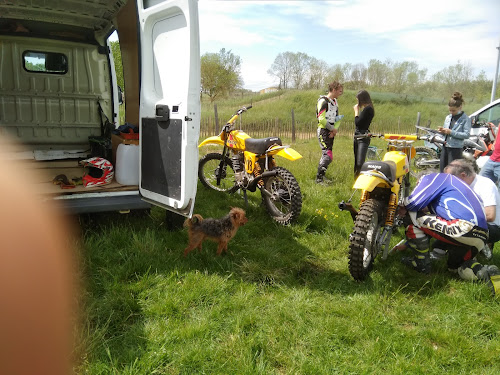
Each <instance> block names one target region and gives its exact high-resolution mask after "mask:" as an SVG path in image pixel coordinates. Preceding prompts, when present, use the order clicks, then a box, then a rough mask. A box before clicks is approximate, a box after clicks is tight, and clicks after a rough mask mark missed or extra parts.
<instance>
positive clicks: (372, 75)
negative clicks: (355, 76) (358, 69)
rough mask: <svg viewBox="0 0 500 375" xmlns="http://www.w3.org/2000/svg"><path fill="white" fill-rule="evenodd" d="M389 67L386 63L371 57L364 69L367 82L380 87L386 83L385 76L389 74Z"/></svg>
mask: <svg viewBox="0 0 500 375" xmlns="http://www.w3.org/2000/svg"><path fill="white" fill-rule="evenodd" d="M389 70H390V67H389V66H388V64H386V63H383V62H381V61H380V60H376V59H371V60H370V61H369V63H368V68H367V70H366V78H367V80H368V84H369V85H371V86H375V87H377V89H379V90H380V89H381V88H382V87H384V86H385V85H386V84H387V76H388V75H389Z"/></svg>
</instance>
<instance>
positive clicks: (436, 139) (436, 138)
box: [418, 134, 446, 145]
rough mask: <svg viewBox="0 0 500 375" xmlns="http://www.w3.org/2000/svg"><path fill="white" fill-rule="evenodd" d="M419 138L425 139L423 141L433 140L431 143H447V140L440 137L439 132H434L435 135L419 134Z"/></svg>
mask: <svg viewBox="0 0 500 375" xmlns="http://www.w3.org/2000/svg"><path fill="white" fill-rule="evenodd" d="M418 139H420V140H423V141H428V142H431V143H439V144H441V145H446V141H445V140H444V139H443V138H441V137H439V135H438V134H434V135H432V136H431V135H422V136H419V137H418Z"/></svg>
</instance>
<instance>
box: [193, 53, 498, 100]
mask: <svg viewBox="0 0 500 375" xmlns="http://www.w3.org/2000/svg"><path fill="white" fill-rule="evenodd" d="M240 69H241V59H240V57H239V56H237V55H234V54H233V53H232V52H231V51H226V50H225V49H221V51H220V52H219V53H206V54H204V55H203V56H202V58H201V80H202V92H203V93H204V94H206V95H208V96H209V97H210V99H211V101H212V102H213V101H214V100H215V99H216V98H217V97H224V96H227V95H228V94H230V93H232V92H234V91H236V90H238V89H241V87H242V85H243V79H242V78H241V74H240ZM267 73H268V74H269V75H271V76H273V77H276V78H277V80H278V86H277V88H278V89H317V90H324V89H325V88H326V87H327V86H328V83H329V82H332V81H338V82H341V83H342V84H343V85H344V88H346V89H351V90H357V89H360V88H364V89H372V90H375V91H379V92H393V93H397V94H410V95H418V96H429V97H441V96H443V97H448V96H449V95H450V93H452V92H453V91H461V92H464V93H466V95H467V97H469V98H470V97H474V98H477V99H484V98H489V96H490V93H491V87H492V80H489V79H487V77H486V73H485V72H484V71H481V72H479V74H474V69H473V67H472V66H471V64H470V63H464V62H461V61H460V60H459V61H457V63H456V64H454V65H451V66H448V67H446V68H443V69H442V70H440V71H438V72H436V73H434V74H432V75H429V73H428V70H427V68H421V67H419V65H418V64H417V63H416V62H414V61H403V62H397V61H392V60H390V59H387V60H385V61H380V60H377V59H371V60H370V61H369V62H368V63H367V64H363V63H357V64H351V63H346V64H333V65H329V64H328V63H327V62H326V61H324V60H320V59H317V58H315V57H312V56H309V55H307V54H306V53H303V52H282V53H279V54H278V55H277V56H276V58H275V59H274V62H273V63H272V64H271V67H270V68H269V69H268V71H267Z"/></svg>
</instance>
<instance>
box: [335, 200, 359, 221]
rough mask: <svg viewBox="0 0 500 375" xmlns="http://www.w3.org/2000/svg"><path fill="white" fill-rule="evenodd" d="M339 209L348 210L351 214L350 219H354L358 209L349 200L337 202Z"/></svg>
mask: <svg viewBox="0 0 500 375" xmlns="http://www.w3.org/2000/svg"><path fill="white" fill-rule="evenodd" d="M339 209H340V211H348V212H349V213H350V214H351V218H352V221H355V220H356V216H357V215H358V210H356V209H355V208H354V207H353V205H352V203H351V202H344V201H342V202H340V203H339Z"/></svg>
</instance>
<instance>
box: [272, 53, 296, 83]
mask: <svg viewBox="0 0 500 375" xmlns="http://www.w3.org/2000/svg"><path fill="white" fill-rule="evenodd" d="M292 61H293V52H282V53H280V54H278V56H276V58H275V59H274V62H273V64H272V65H271V68H270V69H269V70H268V71H267V73H268V74H270V75H272V76H275V77H276V78H278V79H279V81H280V83H279V88H280V89H287V88H288V86H289V84H290V78H291V75H292Z"/></svg>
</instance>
